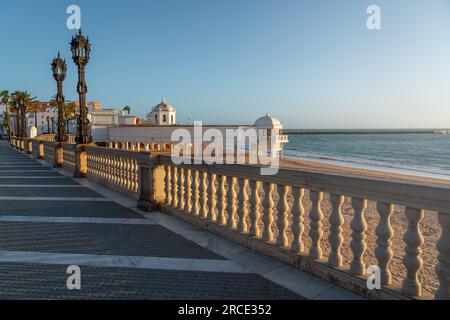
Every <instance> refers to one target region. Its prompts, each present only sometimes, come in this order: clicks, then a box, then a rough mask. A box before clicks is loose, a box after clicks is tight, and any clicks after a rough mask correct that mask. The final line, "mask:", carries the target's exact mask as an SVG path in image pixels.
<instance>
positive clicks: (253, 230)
mask: <svg viewBox="0 0 450 320" xmlns="http://www.w3.org/2000/svg"><path fill="white" fill-rule="evenodd" d="M250 188H251V189H252V196H251V199H250V203H251V211H250V212H251V217H250V220H251V224H250V235H252V236H254V237H256V238H259V237H261V228H260V227H259V224H260V223H261V198H260V195H259V191H260V189H261V182H260V181H253V180H252V181H251V182H250Z"/></svg>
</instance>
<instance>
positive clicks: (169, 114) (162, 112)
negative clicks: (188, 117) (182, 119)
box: [145, 98, 177, 126]
mask: <svg viewBox="0 0 450 320" xmlns="http://www.w3.org/2000/svg"><path fill="white" fill-rule="evenodd" d="M176 113H177V111H176V110H175V108H174V107H173V106H172V105H171V104H170V103H168V102H167V101H166V99H164V98H163V99H162V101H161V103H159V104H158V105H156V106H155V107H153V109H152V111H151V112H150V113H149V114H147V116H146V118H145V119H146V120H147V121H148V122H149V123H150V124H151V125H155V126H173V125H175V124H176Z"/></svg>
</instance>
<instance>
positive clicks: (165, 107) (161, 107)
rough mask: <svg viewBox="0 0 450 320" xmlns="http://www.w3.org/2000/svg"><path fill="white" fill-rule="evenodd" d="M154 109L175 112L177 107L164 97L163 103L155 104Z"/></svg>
mask: <svg viewBox="0 0 450 320" xmlns="http://www.w3.org/2000/svg"><path fill="white" fill-rule="evenodd" d="M152 111H169V112H173V111H175V108H174V107H173V106H172V105H171V104H169V103H168V102H167V101H166V99H164V98H163V99H162V101H161V103H160V104H158V105H157V106H155V107H154V108H153V109H152Z"/></svg>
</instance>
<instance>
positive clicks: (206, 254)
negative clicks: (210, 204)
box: [0, 222, 224, 260]
mask: <svg viewBox="0 0 450 320" xmlns="http://www.w3.org/2000/svg"><path fill="white" fill-rule="evenodd" d="M0 250H5V251H39V252H61V253H86V254H101V255H121V256H153V257H173V258H191V259H219V260H220V259H224V258H223V257H221V256H219V255H217V254H215V253H212V252H211V251H209V250H207V249H205V248H203V247H201V246H200V245H198V244H196V243H194V242H191V241H189V240H187V239H185V238H183V237H181V236H179V235H177V234H175V233H173V232H171V231H169V230H167V229H165V228H164V227H161V226H159V225H120V224H90V223H45V222H0Z"/></svg>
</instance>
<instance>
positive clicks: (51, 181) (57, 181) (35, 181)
mask: <svg viewBox="0 0 450 320" xmlns="http://www.w3.org/2000/svg"><path fill="white" fill-rule="evenodd" d="M78 184H79V183H77V182H76V181H74V180H72V179H69V178H65V179H59V177H58V179H33V178H27V179H15V178H1V179H0V185H78Z"/></svg>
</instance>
